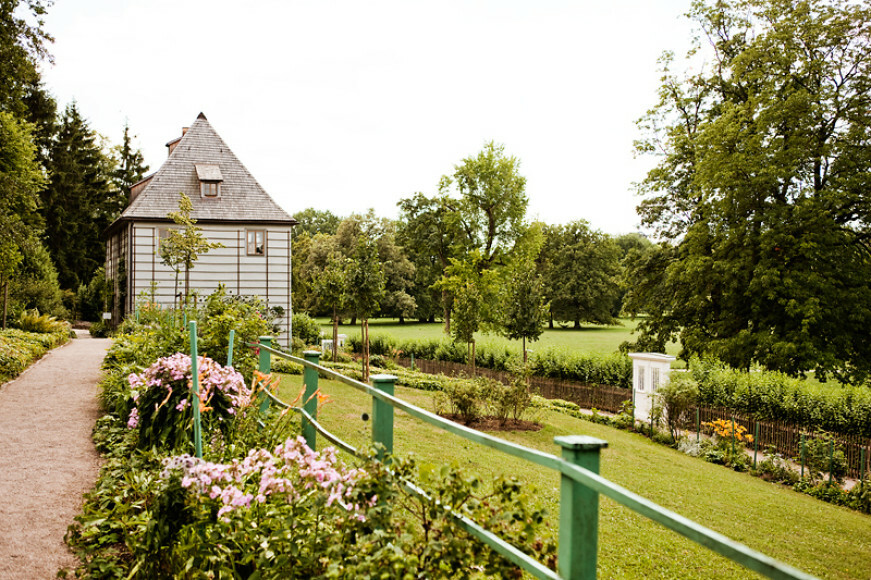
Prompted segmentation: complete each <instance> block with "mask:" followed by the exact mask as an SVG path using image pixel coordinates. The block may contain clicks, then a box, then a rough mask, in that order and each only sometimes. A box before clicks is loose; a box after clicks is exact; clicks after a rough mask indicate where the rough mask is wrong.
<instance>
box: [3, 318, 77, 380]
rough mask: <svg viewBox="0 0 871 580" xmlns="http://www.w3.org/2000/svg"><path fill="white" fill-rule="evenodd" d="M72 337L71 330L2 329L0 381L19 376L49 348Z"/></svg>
mask: <svg viewBox="0 0 871 580" xmlns="http://www.w3.org/2000/svg"><path fill="white" fill-rule="evenodd" d="M69 339H70V335H69V332H68V331H66V330H64V331H63V332H50V333H39V332H24V331H22V330H18V329H17V328H10V329H6V330H0V383H4V382H6V381H8V380H10V379H13V378H15V377H17V376H18V375H19V374H20V373H21V372H22V371H23V370H24V369H26V368H27V367H28V366H30V365H31V364H32V363H33V362H34V361H36V360H38V359H39V358H40V357H41V356H42V355H44V354H45V353H46V352H48V351H49V350H51V349H53V348H54V347H56V346H59V345H61V344H64V343H65V342H67V341H68V340H69Z"/></svg>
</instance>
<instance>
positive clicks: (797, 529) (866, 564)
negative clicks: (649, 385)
mask: <svg viewBox="0 0 871 580" xmlns="http://www.w3.org/2000/svg"><path fill="white" fill-rule="evenodd" d="M409 326H410V327H412V326H413V325H409ZM300 385H301V378H300V377H299V376H287V375H285V376H284V377H283V378H282V389H281V392H280V396H281V397H282V398H283V399H285V400H292V399H293V398H294V397H295V396H296V394H297V393H298V391H299V389H300ZM320 386H321V389H322V390H323V391H324V392H326V393H327V394H329V395H330V397H331V402H330V403H328V404H326V405H325V406H324V407H323V408H322V409H321V415H320V418H321V420H322V422H323V424H324V425H325V427H326V428H327V429H330V430H331V431H333V432H334V433H335V434H337V435H339V436H340V437H342V438H343V439H345V440H346V441H348V442H349V443H351V444H353V445H356V446H358V447H359V446H365V445H366V444H367V443H368V441H369V440H370V436H371V431H370V430H371V422H367V421H363V420H362V419H361V416H362V414H363V413H364V412H366V413H371V400H370V399H369V398H368V397H366V396H365V395H362V394H361V393H359V392H358V391H356V390H354V389H352V388H350V387H348V386H345V385H343V384H341V383H337V382H334V381H324V380H321V383H320ZM396 390H397V396H399V397H402V398H404V399H406V400H408V401H410V402H412V403H414V404H416V405H418V406H420V407H423V408H426V409H431V394H430V393H425V392H421V391H416V390H412V389H406V388H403V387H397V389H396ZM538 420H539V421H540V422H541V423H543V424H544V428H543V429H542V430H541V431H538V432H517V433H504V434H502V436H503V437H504V438H505V439H508V440H510V441H514V442H517V443H520V444H522V445H526V446H529V447H533V448H537V449H541V450H543V451H546V452H549V453H554V454H558V453H559V451H558V448H557V447H556V446H555V445H554V444H553V438H554V437H556V436H559V435H567V434H582V435H590V436H593V437H598V438H601V439H604V440H606V441H608V444H609V445H608V448H607V449H605V450H604V452H603V456H602V474H603V475H604V476H605V477H607V478H608V479H610V480H612V481H614V482H616V483H618V484H620V485H622V486H624V487H626V488H628V489H630V490H632V491H635V492H637V493H639V494H641V495H643V496H645V497H647V498H649V499H651V500H652V501H654V502H656V503H658V504H660V505H662V506H664V507H666V508H669V509H671V510H674V511H676V512H677V513H679V514H681V515H683V516H686V517H688V518H690V519H692V520H694V521H696V522H698V523H700V524H703V525H705V526H708V527H710V528H712V529H714V530H716V531H718V532H720V533H723V534H725V535H726V536H728V537H730V538H733V539H735V540H737V541H740V542H743V543H745V544H747V545H748V546H750V547H751V548H754V549H756V550H759V551H761V552H762V553H764V554H767V555H770V556H772V557H775V558H777V559H779V560H782V561H784V562H786V563H789V564H791V565H793V566H795V567H797V568H799V569H802V570H805V571H807V572H809V573H811V574H815V575H817V576H819V577H821V578H842V579H848V578H871V558H868V554H869V553H871V517H869V516H866V515H862V514H859V513H857V512H853V511H850V510H847V509H844V508H839V507H836V506H832V505H830V504H826V503H824V502H821V501H818V500H815V499H813V498H811V497H809V496H806V495H802V494H799V493H795V492H793V491H791V490H790V489H787V488H784V487H782V486H778V485H775V484H771V483H767V482H764V481H762V480H760V479H758V478H755V477H751V476H749V475H747V474H741V473H736V472H733V471H731V470H729V469H726V468H724V467H720V466H717V465H712V464H709V463H705V462H704V461H701V460H699V459H695V458H692V457H688V456H686V455H684V454H682V453H679V452H677V451H675V450H672V449H670V448H667V447H664V446H661V445H656V444H653V443H651V442H650V441H648V440H647V439H646V438H644V437H641V436H639V435H636V434H631V433H627V432H623V431H619V430H615V429H612V428H609V427H605V426H602V425H597V424H593V423H590V422H587V421H582V420H579V419H575V418H573V417H569V416H567V415H564V414H561V413H557V412H554V411H543V412H541V413H540V416H539V417H538ZM395 430H396V431H395V450H396V452H397V454H399V455H406V454H413V455H414V456H415V457H417V458H418V459H419V460H420V461H421V462H432V463H440V464H441V463H449V464H453V465H456V466H459V467H461V468H462V469H464V470H468V471H469V472H471V473H475V474H478V475H479V476H481V477H482V478H483V479H485V480H486V479H487V478H490V477H492V476H494V475H497V474H510V475H514V476H516V477H517V478H518V479H520V480H521V481H522V482H524V483H526V484H528V485H532V486H535V488H536V489H537V495H538V497H539V498H540V500H541V501H542V502H543V504H544V505H545V506H546V507H547V508H548V510H549V511H550V513H551V514H552V515H551V520H552V525H553V526H554V527H556V526H557V524H558V522H557V519H558V518H557V514H558V499H559V488H558V486H559V479H558V476H557V475H556V474H554V473H552V472H549V471H548V470H545V469H542V468H540V467H538V466H535V465H533V464H529V463H526V462H524V461H522V460H519V459H515V458H513V457H510V456H506V455H503V454H501V453H498V452H495V451H492V450H489V449H486V448H483V447H480V446H478V445H476V444H474V443H471V442H468V441H466V440H464V439H461V438H459V437H456V436H454V435H450V434H446V433H445V432H443V431H440V430H438V429H436V428H434V427H431V426H429V425H427V424H425V423H422V422H420V421H417V420H415V419H412V418H411V417H408V416H407V415H405V414H404V413H397V415H396V425H395ZM599 526H600V541H599V577H601V578H663V579H664V578H699V579H702V578H704V579H706V580H707V579H710V578H748V577H752V576H753V574H751V573H750V572H748V571H747V570H745V569H743V568H741V567H739V566H737V565H735V564H732V563H731V562H729V561H728V560H726V559H724V558H722V557H720V556H717V555H715V554H714V553H713V552H710V551H709V550H706V549H704V548H702V547H700V546H698V545H697V544H694V543H693V542H690V541H689V540H686V539H684V538H683V537H681V536H678V535H677V534H675V533H673V532H670V531H668V530H666V529H664V528H662V527H660V526H658V525H657V524H654V523H652V522H650V521H649V520H647V519H645V518H643V517H641V516H639V515H636V514H635V513H634V512H631V511H630V510H628V509H626V508H624V507H622V506H619V505H617V504H615V503H614V502H612V501H611V500H608V499H603V500H602V502H601V512H600V524H599Z"/></svg>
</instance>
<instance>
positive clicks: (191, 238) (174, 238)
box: [158, 193, 224, 304]
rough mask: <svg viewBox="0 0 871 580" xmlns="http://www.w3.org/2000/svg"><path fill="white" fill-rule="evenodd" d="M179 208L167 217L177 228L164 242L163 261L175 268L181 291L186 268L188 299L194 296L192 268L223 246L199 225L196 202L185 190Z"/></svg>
mask: <svg viewBox="0 0 871 580" xmlns="http://www.w3.org/2000/svg"><path fill="white" fill-rule="evenodd" d="M179 196H180V197H179V200H178V211H172V212H169V214H167V216H166V217H168V218H169V219H171V220H172V221H173V222H174V223H175V225H176V226H178V227H177V228H174V229H171V230H169V235H167V237H166V239H164V240H163V241H162V242H161V243H160V248H159V250H158V251H159V253H160V260H161V262H162V263H163V264H164V265H166V266H169V267H170V268H172V269H173V271H174V272H175V286H176V288H175V289H176V292H178V276H179V273H180V272H181V271H182V269H183V270H184V303H185V304H187V301H188V297H189V296H190V275H191V270H192V269H193V267H194V265H195V264H196V262H197V260H199V259H200V256H201V255H203V254H206V253H208V252H209V251H210V250H214V249H216V248H223V247H224V244H222V243H220V242H210V241H209V240H208V239H207V238H206V236H204V235H203V230H202V229H201V228H200V227H198V226H197V225H196V223H197V220H195V219H193V218H192V217H191V212H192V211H193V204H192V203H191V200H190V198H189V197H188V196H187V195H185V194H184V193H180V194H179Z"/></svg>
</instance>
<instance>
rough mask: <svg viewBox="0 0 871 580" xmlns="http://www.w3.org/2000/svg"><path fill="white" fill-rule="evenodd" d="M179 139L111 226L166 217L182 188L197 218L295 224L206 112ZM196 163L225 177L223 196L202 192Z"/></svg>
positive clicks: (205, 220) (176, 202)
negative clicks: (248, 168) (258, 181)
mask: <svg viewBox="0 0 871 580" xmlns="http://www.w3.org/2000/svg"><path fill="white" fill-rule="evenodd" d="M177 141H178V142H177V144H176V145H175V147H174V148H173V149H172V153H170V155H169V158H167V160H166V161H165V162H164V163H163V165H162V166H161V168H160V169H158V170H157V172H156V173H155V174H154V175H153V177H151V179H150V181H149V183H148V184H147V185H146V186H145V189H143V190H142V191H141V192H140V193H139V194H138V195H137V196H136V197H135V198H134V199H133V201H131V202H130V205H128V206H127V209H125V210H124V211H123V212H122V213H121V216H120V217H119V218H118V219H117V220H115V223H113V224H112V226H110V228H109V229H112V227H113V226H115V225H116V224H118V222H121V221H130V220H140V219H142V220H165V219H166V215H167V214H168V213H169V212H171V211H178V200H179V193H180V192H184V193H185V194H187V196H188V197H189V198H190V199H191V203H192V205H193V211H192V212H191V217H192V218H194V219H195V220H197V221H203V222H214V221H231V222H249V221H252V222H273V223H286V224H290V225H292V224H295V223H297V222H296V220H294V219H293V218H292V217H290V216H289V215H288V214H287V212H285V211H284V210H283V209H281V207H279V206H278V204H277V203H275V202H274V201H273V200H272V198H271V197H269V194H268V193H266V191H265V190H264V189H263V188H262V187H261V186H260V184H259V183H257V180H256V179H254V177H253V176H252V175H251V174H250V173H249V172H248V170H247V169H246V168H245V166H244V165H242V162H241V161H239V159H237V158H236V156H235V155H234V154H233V152H232V151H230V148H229V147H227V144H226V143H224V140H223V139H221V137H220V135H218V134H217V133H216V132H215V130H214V129H213V128H212V126H211V125H210V124H209V122H208V120H206V116H205V115H203V114H202V113H200V114H199V116H198V117H197V119H196V121H194V124H193V125H191V127H190V129H189V130H188V131H187V132H186V133H185V134H184V135H183V136H182V137H181V138H180V139H178V140H177ZM198 165H199V166H200V173H203V171H204V170H207V171H209V172H210V173H211V175H212V176H213V177H214V175H217V176H220V178H222V179H223V181H222V182H221V196H220V197H206V198H204V197H201V195H200V180H199V178H198V175H197V166H198ZM209 166H214V167H211V168H210V167H209Z"/></svg>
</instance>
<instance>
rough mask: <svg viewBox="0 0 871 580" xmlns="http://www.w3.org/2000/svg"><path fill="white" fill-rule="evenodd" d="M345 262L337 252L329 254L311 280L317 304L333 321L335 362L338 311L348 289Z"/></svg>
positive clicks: (334, 359)
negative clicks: (316, 274) (329, 314)
mask: <svg viewBox="0 0 871 580" xmlns="http://www.w3.org/2000/svg"><path fill="white" fill-rule="evenodd" d="M347 266H348V265H347V263H346V260H345V258H343V257H342V256H341V255H340V254H339V253H337V252H333V253H332V254H330V257H329V260H328V262H327V265H326V267H325V268H323V269H322V270H321V271H320V273H319V274H318V276H317V277H315V279H314V282H313V295H314V298H315V300H316V301H317V305H318V306H320V307H322V308H327V309H329V311H330V313H331V320H332V323H333V353H332V354H333V362H336V348H337V345H338V342H339V313H340V312H341V311H342V309H344V308H345V302H346V300H347V296H348V289H347V284H346V282H345V279H346V277H347V272H346V270H347Z"/></svg>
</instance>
